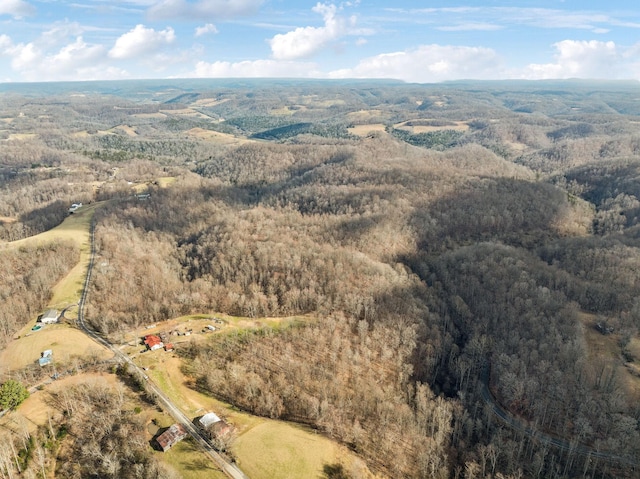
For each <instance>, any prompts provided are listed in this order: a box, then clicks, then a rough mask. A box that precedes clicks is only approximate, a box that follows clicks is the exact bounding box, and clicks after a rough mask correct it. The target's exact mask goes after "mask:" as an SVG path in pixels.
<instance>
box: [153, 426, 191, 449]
mask: <svg viewBox="0 0 640 479" xmlns="http://www.w3.org/2000/svg"><path fill="white" fill-rule="evenodd" d="M188 435H189V433H188V432H187V430H186V429H185V428H184V426H183V425H182V424H179V423H176V424H173V425H172V426H171V427H170V428H169V429H167V430H166V431H165V432H163V433H162V434H160V435H159V436H158V437H157V438H156V442H157V443H158V445H159V446H160V448H162V451H163V452H167V451H168V450H169V449H171V447H172V446H174V445H175V444H177V443H179V442H180V441H182V440H183V439H184V438H185V437H187V436H188Z"/></svg>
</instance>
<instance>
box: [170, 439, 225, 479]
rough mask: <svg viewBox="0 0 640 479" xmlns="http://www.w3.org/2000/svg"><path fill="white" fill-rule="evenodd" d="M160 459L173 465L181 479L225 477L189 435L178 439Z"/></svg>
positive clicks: (223, 478) (219, 478)
mask: <svg viewBox="0 0 640 479" xmlns="http://www.w3.org/2000/svg"><path fill="white" fill-rule="evenodd" d="M162 461H163V462H165V463H167V464H169V465H170V466H171V467H173V468H174V469H175V470H176V471H178V473H179V474H180V477H182V478H183V479H201V478H207V479H209V478H210V479H227V476H226V475H225V474H224V473H223V472H222V471H221V470H220V469H218V468H217V466H216V465H215V463H214V462H213V460H212V459H209V458H208V457H207V456H206V455H205V454H204V452H202V450H201V449H200V448H199V447H198V446H197V445H196V444H195V442H194V441H193V439H191V437H188V438H186V439H184V440H183V441H180V442H179V443H178V444H176V445H175V446H173V447H172V448H171V449H169V450H168V451H167V452H165V453H162Z"/></svg>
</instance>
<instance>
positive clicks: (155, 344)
mask: <svg viewBox="0 0 640 479" xmlns="http://www.w3.org/2000/svg"><path fill="white" fill-rule="evenodd" d="M144 344H146V346H147V349H149V351H155V350H156V349H160V348H161V347H163V346H164V343H163V342H162V339H160V337H159V336H156V335H155V334H149V335H147V336H145V337H144Z"/></svg>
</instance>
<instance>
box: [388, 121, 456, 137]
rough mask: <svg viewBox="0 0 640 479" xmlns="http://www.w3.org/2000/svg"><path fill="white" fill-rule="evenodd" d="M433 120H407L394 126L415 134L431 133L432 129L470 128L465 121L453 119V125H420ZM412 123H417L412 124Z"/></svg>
mask: <svg viewBox="0 0 640 479" xmlns="http://www.w3.org/2000/svg"><path fill="white" fill-rule="evenodd" d="M429 121H431V120H427V119H424V120H407V121H403V122H402V123H397V124H396V125H394V128H397V129H399V130H406V131H409V132H411V133H413V134H418V133H429V132H432V131H441V130H456V131H467V130H469V125H468V124H467V123H466V122H465V121H452V122H450V123H454V124H453V125H443V126H434V125H428V124H424V125H420V124H419V123H420V122H424V123H428V122H429ZM411 123H416V124H414V125H411Z"/></svg>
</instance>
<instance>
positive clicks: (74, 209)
mask: <svg viewBox="0 0 640 479" xmlns="http://www.w3.org/2000/svg"><path fill="white" fill-rule="evenodd" d="M81 207H82V203H74V204H72V205H71V206H70V207H69V213H73V212H74V211H76V210H77V209H78V208H81Z"/></svg>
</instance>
